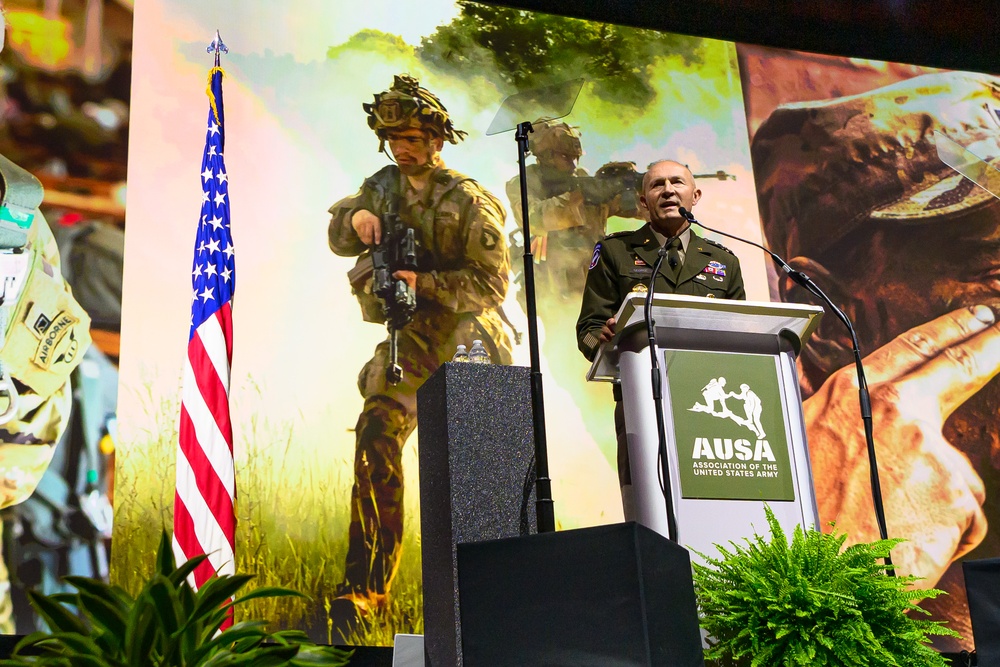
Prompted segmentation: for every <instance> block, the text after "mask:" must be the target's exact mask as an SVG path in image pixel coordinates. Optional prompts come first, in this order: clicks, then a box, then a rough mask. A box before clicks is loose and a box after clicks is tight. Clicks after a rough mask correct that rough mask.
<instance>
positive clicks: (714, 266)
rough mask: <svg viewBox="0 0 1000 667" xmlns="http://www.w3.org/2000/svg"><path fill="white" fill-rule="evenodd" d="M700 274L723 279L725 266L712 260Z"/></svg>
mask: <svg viewBox="0 0 1000 667" xmlns="http://www.w3.org/2000/svg"><path fill="white" fill-rule="evenodd" d="M701 272H702V273H712V274H714V275H717V276H719V277H724V276H725V275H726V265H725V264H723V263H722V262H717V261H715V260H714V259H713V260H712V261H711V262H709V263H708V266H706V267H705V268H704V269H702V270H701Z"/></svg>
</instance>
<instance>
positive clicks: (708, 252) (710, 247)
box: [576, 223, 746, 360]
mask: <svg viewBox="0 0 1000 667" xmlns="http://www.w3.org/2000/svg"><path fill="white" fill-rule="evenodd" d="M658 250H659V243H658V241H657V240H656V236H654V235H653V231H652V229H651V228H650V226H649V224H648V223H647V224H646V225H644V226H643V227H642V228H640V229H637V230H635V231H629V232H620V233H618V234H612V235H610V236H608V237H607V238H605V239H604V240H603V241H601V242H600V243H598V244H597V245H596V246H594V255H593V259H592V260H591V263H590V271H589V273H588V274H587V284H586V287H585V288H584V292H583V304H582V306H581V308H580V318H579V319H578V320H577V324H576V337H577V343H578V345H579V347H580V351H581V352H583V354H584V356H586V357H587V359H590V360H593V358H594V356H595V355H596V354H597V349H598V347H600V333H601V327H602V326H603V325H604V323H605V322H606V321H607V320H608V318H611V317H614V316H615V314H616V313H617V312H618V309H619V308H620V307H621V305H622V303H623V302H624V301H625V298H626V297H627V296H628V295H629V293H631V292H643V293H645V292H646V286H647V285H648V284H649V278H650V276H651V275H652V273H653V266H655V265H656V260H657V252H658ZM654 291H655V292H660V293H666V294H686V295H689V296H701V297H708V298H717V299H745V298H746V292H745V290H744V289H743V275H742V274H741V272H740V261H739V259H737V258H736V255H734V254H733V253H732V252H730V251H729V250H728V249H727V248H725V247H723V246H721V245H719V244H718V243H715V242H714V241H709V240H707V239H704V238H702V237H700V236H698V235H697V234H695V233H694V231H692V232H691V236H690V241H689V243H688V247H687V248H686V249H685V255H684V264H683V265H682V267H681V271H680V274H679V275H678V277H677V281H676V282H675V281H674V280H673V278H672V277H670V267H669V266H668V265H667V262H666V261H664V262H663V263H662V264H661V266H660V275H658V276H657V278H656V283H655V288H654Z"/></svg>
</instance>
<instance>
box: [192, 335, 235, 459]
mask: <svg viewBox="0 0 1000 667" xmlns="http://www.w3.org/2000/svg"><path fill="white" fill-rule="evenodd" d="M188 361H189V362H190V363H191V368H192V370H194V377H195V380H196V381H197V383H198V391H199V392H201V397H202V399H203V400H204V401H205V405H206V406H208V409H209V411H210V412H211V413H212V415H213V416H214V417H215V423H216V425H218V427H219V432H220V433H222V437H224V438H225V439H226V444H227V445H228V446H229V453H230V454H232V453H233V425H232V421H231V420H230V416H229V392H227V391H226V387H225V385H223V384H222V378H220V377H219V375H218V373H217V372H216V370H215V366H214V365H213V364H212V359H211V357H210V356H209V353H208V350H206V349H205V344H204V342H202V340H201V336H199V335H198V332H195V334H194V336H192V337H191V342H190V343H188ZM226 379H227V380H228V379H229V378H226Z"/></svg>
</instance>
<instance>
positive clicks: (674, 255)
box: [667, 239, 681, 283]
mask: <svg viewBox="0 0 1000 667" xmlns="http://www.w3.org/2000/svg"><path fill="white" fill-rule="evenodd" d="M680 248H681V240H680V239H674V240H673V241H671V242H670V245H669V246H667V266H669V267H670V277H672V278H673V279H674V282H675V283H676V282H677V276H678V275H680V272H681V251H680Z"/></svg>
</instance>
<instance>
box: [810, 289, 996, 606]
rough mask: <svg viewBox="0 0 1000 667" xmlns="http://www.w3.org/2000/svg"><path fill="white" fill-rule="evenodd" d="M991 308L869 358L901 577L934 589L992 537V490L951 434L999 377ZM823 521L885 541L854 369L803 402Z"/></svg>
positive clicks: (960, 313) (904, 337)
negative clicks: (986, 508) (970, 403)
mask: <svg viewBox="0 0 1000 667" xmlns="http://www.w3.org/2000/svg"><path fill="white" fill-rule="evenodd" d="M994 322H995V316H994V314H993V312H992V311H991V310H990V309H989V308H987V307H986V306H974V307H972V308H963V309H961V310H956V311H954V312H951V313H949V314H947V315H943V316H941V317H939V318H937V319H936V320H933V321H931V322H928V323H927V324H924V325H921V326H919V327H916V328H913V329H910V330H909V331H907V332H906V333H903V334H901V335H899V336H897V337H896V338H895V339H894V340H892V341H891V342H889V343H887V344H886V345H885V346H883V347H881V348H880V349H878V350H876V351H875V352H873V353H872V354H870V355H868V357H866V358H865V369H866V374H867V378H868V383H869V388H870V391H871V398H872V415H873V422H874V429H875V451H876V456H877V458H878V467H879V478H880V481H881V486H882V495H883V500H884V505H885V515H886V523H887V526H888V533H889V537H901V538H904V539H906V540H907V541H906V542H904V543H903V544H901V545H899V546H898V547H896V548H895V549H894V550H893V552H892V558H893V562H894V563H895V565H896V566H897V568H898V571H899V572H900V573H902V574H913V575H916V576H919V577H923V578H924V581H923V582H921V585H922V586H925V587H931V586H934V585H935V584H936V583H937V581H938V580H939V579H940V577H941V575H942V574H943V573H944V571H945V570H946V569H947V568H948V566H949V565H950V564H951V563H952V562H953V561H954V560H956V559H957V558H960V557H961V556H962V555H964V554H966V553H968V552H969V551H970V550H972V549H973V548H974V547H975V546H976V545H978V544H979V543H980V542H981V541H982V539H983V537H984V536H985V535H986V530H987V524H986V517H985V516H984V514H983V510H982V504H983V502H984V501H985V491H984V488H983V482H982V480H981V479H980V477H979V475H978V474H977V473H976V471H975V470H974V469H973V468H972V465H971V464H970V462H969V459H968V458H967V457H966V456H965V454H963V453H962V452H960V451H958V450H957V449H956V448H955V447H953V446H952V445H951V443H949V442H948V441H947V440H945V438H944V435H943V434H942V427H943V426H944V423H945V421H946V420H947V419H948V417H949V416H950V415H951V413H952V412H954V411H955V410H956V409H957V408H958V407H959V406H960V405H961V404H962V403H964V402H965V401H966V400H967V399H968V398H969V397H970V396H972V395H973V394H975V393H976V392H977V391H979V390H980V389H981V388H982V387H983V386H984V385H985V384H986V383H987V382H989V381H990V380H991V379H992V378H993V377H994V376H995V375H996V374H997V373H998V372H1000V327H998V326H997V325H995V324H994ZM803 407H804V410H805V417H806V424H807V430H808V436H809V450H810V458H811V460H812V467H813V474H814V478H815V487H816V499H817V503H818V505H819V513H820V519H821V520H822V521H823V522H824V523H825V522H829V521H836V522H837V526H836V528H837V530H839V531H844V532H846V533H847V536H848V540H849V542H852V543H855V542H862V541H870V540H875V539H878V537H879V534H878V526H877V523H876V521H875V514H874V510H873V505H872V496H871V487H870V482H869V467H868V453H867V450H866V447H865V437H864V431H863V427H862V424H861V419H860V415H859V411H858V384H857V378H856V375H855V371H854V368H853V367H852V366H848V367H845V368H842V369H840V370H839V371H837V372H836V373H834V374H833V375H831V376H830V377H829V378H828V379H827V381H826V382H825V383H824V384H823V386H822V387H821V388H820V390H819V391H818V392H816V394H815V395H813V396H812V397H810V398H809V399H808V400H806V401H805V403H804V404H803Z"/></svg>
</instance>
